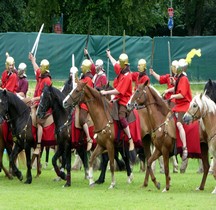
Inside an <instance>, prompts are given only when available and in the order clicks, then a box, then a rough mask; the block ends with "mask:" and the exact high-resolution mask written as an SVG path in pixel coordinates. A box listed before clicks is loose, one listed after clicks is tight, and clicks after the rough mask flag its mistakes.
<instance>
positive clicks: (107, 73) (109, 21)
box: [107, 17, 110, 81]
mask: <svg viewBox="0 0 216 210" xmlns="http://www.w3.org/2000/svg"><path fill="white" fill-rule="evenodd" d="M109 24H110V17H108V23H107V37H108V43H107V49H108V50H109ZM107 79H108V81H109V58H107Z"/></svg>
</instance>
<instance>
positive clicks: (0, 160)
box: [0, 145, 13, 179]
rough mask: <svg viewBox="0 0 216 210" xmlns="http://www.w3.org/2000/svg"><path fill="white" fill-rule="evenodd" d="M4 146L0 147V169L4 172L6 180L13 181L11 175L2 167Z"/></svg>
mask: <svg viewBox="0 0 216 210" xmlns="http://www.w3.org/2000/svg"><path fill="white" fill-rule="evenodd" d="M3 154H4V145H1V146H0V168H1V169H2V170H3V171H4V173H5V175H6V176H7V177H8V179H13V176H12V174H11V173H10V172H9V171H8V170H7V169H6V168H5V167H4V165H3Z"/></svg>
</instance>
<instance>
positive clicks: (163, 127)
mask: <svg viewBox="0 0 216 210" xmlns="http://www.w3.org/2000/svg"><path fill="white" fill-rule="evenodd" d="M141 105H142V106H145V107H146V109H147V112H148V123H149V124H150V127H151V136H152V141H153V144H154V145H155V148H156V149H155V151H154V153H153V154H152V156H151V157H150V158H149V159H148V168H149V167H150V165H151V163H152V162H153V161H154V160H156V159H157V158H158V157H160V156H161V155H162V156H163V159H164V168H165V177H166V188H165V189H164V190H163V192H165V191H167V190H169V188H170V173H169V157H170V156H172V155H173V154H174V147H175V142H176V126H175V122H174V117H173V114H172V113H171V111H170V109H169V107H168V106H167V103H166V101H164V100H163V99H162V97H161V96H160V94H159V92H158V91H157V90H156V89H155V88H153V87H152V86H146V84H143V85H139V87H138V89H137V90H136V91H135V93H134V95H133V96H132V98H131V100H130V101H129V104H128V106H129V107H133V106H135V107H137V106H141ZM199 132H200V139H201V140H200V141H201V142H203V139H205V138H206V133H205V132H204V131H203V130H202V129H201V126H200V129H199ZM201 152H202V160H203V165H204V175H203V179H202V182H201V184H200V187H199V189H200V190H203V189H204V186H205V181H206V176H207V174H206V172H207V170H208V169H207V168H208V165H207V159H206V155H207V153H208V151H207V145H206V144H202V143H201ZM207 173H208V172H207Z"/></svg>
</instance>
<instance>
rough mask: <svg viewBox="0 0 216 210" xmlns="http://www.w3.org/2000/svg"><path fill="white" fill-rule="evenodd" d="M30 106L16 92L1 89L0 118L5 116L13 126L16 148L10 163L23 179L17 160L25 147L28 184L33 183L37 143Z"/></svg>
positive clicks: (14, 171)
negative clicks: (32, 167)
mask: <svg viewBox="0 0 216 210" xmlns="http://www.w3.org/2000/svg"><path fill="white" fill-rule="evenodd" d="M30 111H31V110H30V108H29V107H28V106H27V105H26V104H25V103H24V102H23V101H22V100H21V99H20V98H18V97H17V96H16V95H15V94H13V93H11V92H9V91H6V90H0V119H1V121H2V119H3V118H5V119H6V120H7V122H8V124H9V126H10V127H11V130H12V135H13V141H14V148H13V150H12V152H11V155H10V165H11V167H12V171H13V173H14V174H15V175H16V176H17V178H18V179H19V180H20V181H22V180H23V175H22V173H21V171H20V170H19V169H18V168H17V166H16V164H15V160H16V158H17V155H18V154H19V153H20V152H21V151H22V150H23V149H25V153H26V165H27V173H26V181H25V183H26V184H31V183H32V173H31V148H33V147H34V145H35V139H34V137H33V134H32V119H31V115H30Z"/></svg>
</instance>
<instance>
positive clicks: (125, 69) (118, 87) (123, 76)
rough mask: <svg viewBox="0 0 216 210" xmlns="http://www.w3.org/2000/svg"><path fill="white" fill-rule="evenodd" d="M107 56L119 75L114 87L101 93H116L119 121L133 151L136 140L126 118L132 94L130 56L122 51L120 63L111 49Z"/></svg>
mask: <svg viewBox="0 0 216 210" xmlns="http://www.w3.org/2000/svg"><path fill="white" fill-rule="evenodd" d="M107 56H108V58H109V59H110V61H111V63H112V64H113V66H114V71H115V73H116V74H117V77H116V78H115V80H114V82H113V87H114V89H113V90H107V91H105V90H102V91H101V94H102V95H107V94H111V95H115V98H114V100H117V101H118V105H119V121H120V124H121V126H122V128H123V130H124V132H125V133H126V135H127V137H128V139H129V151H132V150H134V142H133V139H132V138H131V133H130V129H129V125H128V122H127V119H126V116H127V114H128V111H127V108H126V105H127V103H128V101H129V100H130V97H131V95H132V78H131V73H130V66H129V63H128V56H127V55H126V54H125V53H122V54H121V55H120V56H119V63H118V62H117V61H116V60H115V59H114V58H113V57H112V56H111V53H110V51H109V50H107Z"/></svg>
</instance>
